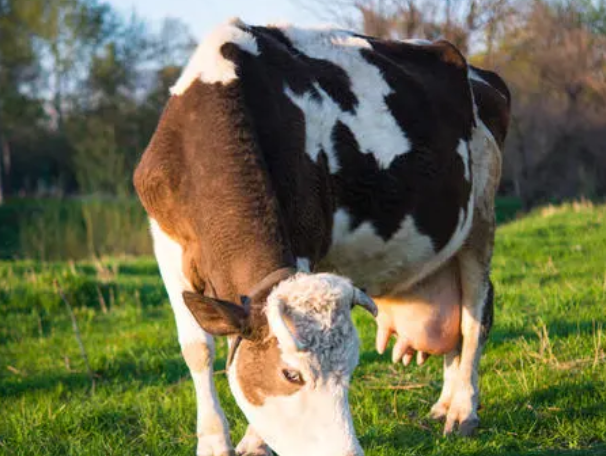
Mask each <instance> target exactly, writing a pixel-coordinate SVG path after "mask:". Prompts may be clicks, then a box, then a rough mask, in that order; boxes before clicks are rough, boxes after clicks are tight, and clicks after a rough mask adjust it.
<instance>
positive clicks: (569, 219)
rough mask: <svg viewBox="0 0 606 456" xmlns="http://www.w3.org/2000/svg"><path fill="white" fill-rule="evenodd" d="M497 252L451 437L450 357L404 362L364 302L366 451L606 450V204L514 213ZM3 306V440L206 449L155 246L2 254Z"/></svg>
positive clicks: (222, 384) (234, 414) (47, 446)
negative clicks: (54, 256)
mask: <svg viewBox="0 0 606 456" xmlns="http://www.w3.org/2000/svg"><path fill="white" fill-rule="evenodd" d="M493 265H494V267H493V279H494V282H495V290H496V301H495V302H496V309H495V326H494V328H493V332H492V334H491V338H490V342H489V343H488V345H487V347H486V349H485V356H484V357H483V359H482V365H481V372H482V380H481V389H482V410H481V411H480V418H481V420H482V423H481V429H480V430H479V433H478V435H477V436H476V437H475V438H473V439H462V438H456V437H451V438H444V437H442V425H441V424H440V423H434V422H432V421H431V420H429V419H428V418H427V417H426V416H427V413H428V412H429V408H430V407H431V404H432V403H433V402H434V401H435V400H436V399H437V397H438V395H439V391H440V386H441V360H440V359H439V358H430V360H429V361H428V362H427V363H426V365H425V366H423V367H417V366H414V367H408V368H404V367H403V366H401V365H397V366H394V365H392V364H391V363H390V360H389V355H388V354H386V355H383V356H379V355H378V354H377V353H376V352H375V351H374V350H373V339H374V331H375V325H374V323H373V322H372V319H371V318H369V317H367V315H366V313H365V312H363V311H359V310H356V311H355V320H356V323H357V327H358V329H359V332H360V335H361V339H362V352H361V359H360V366H359V367H358V369H357V370H356V373H355V378H354V379H353V382H352V388H351V406H352V411H353V416H354V420H355V425H356V429H357V431H358V435H359V437H360V441H361V443H362V446H363V447H364V449H365V450H366V454H367V456H392V455H394V456H395V455H423V456H425V455H483V456H484V455H568V454H570V455H572V454H574V455H581V454H587V455H605V454H606V443H605V442H606V355H605V350H604V346H605V345H606V344H605V342H606V341H605V339H606V336H605V335H604V324H605V323H606V206H596V207H594V206H592V205H589V204H574V205H565V206H561V207H550V208H544V209H540V210H537V211H535V212H533V213H531V214H530V215H528V216H526V217H524V218H522V219H519V220H516V221H513V222H510V223H508V224H506V225H503V226H501V227H500V228H499V230H498V233H497V247H496V253H495V258H494V263H493ZM55 279H56V280H57V281H58V283H59V285H60V287H61V288H62V290H63V291H64V292H65V294H66V296H67V299H68V301H69V302H70V304H71V306H72V307H73V308H74V313H75V316H76V319H77V323H78V326H79V330H80V333H81V334H82V341H83V343H84V346H85V350H86V353H87V356H88V359H89V362H90V366H91V368H92V370H93V371H94V375H93V378H94V383H95V386H94V390H93V388H92V387H91V383H92V382H91V378H90V376H89V375H88V373H87V369H86V365H85V362H84V361H83V357H82V355H81V352H80V349H79V346H78V343H77V339H76V336H75V334H74V330H73V328H72V324H71V320H70V317H69V313H68V309H67V307H66V305H65V304H64V303H63V301H62V300H61V298H60V297H59V295H58V292H57V290H56V287H55V285H54V281H55ZM0 315H1V316H0V454H19V455H26V454H32V455H40V454H45V455H69V454H73V455H86V454H91V455H100V454H104V455H111V454H116V455H124V454H132V455H144V454H147V455H171V456H172V455H181V454H182V455H193V454H194V447H195V440H196V437H195V431H194V429H195V402H194V390H193V385H192V383H191V381H190V380H189V375H188V371H187V368H186V366H185V364H184V362H183V361H182V359H181V355H180V352H179V346H178V343H177V338H176V330H175V325H174V322H173V318H172V313H171V310H170V307H169V305H168V301H167V299H166V296H165V293H164V290H163V287H162V284H161V281H160V278H159V275H158V272H157V269H156V265H155V262H154V261H153V259H151V258H138V259H130V260H129V259H125V260H115V259H110V260H106V261H103V262H97V263H38V262H31V261H19V262H0ZM224 359H225V344H224V343H221V344H220V349H219V359H218V360H217V361H216V363H215V368H216V370H217V374H216V379H217V384H218V389H219V392H220V396H221V398H222V402H223V406H224V409H225V411H226V414H227V416H228V417H229V420H230V423H231V425H232V435H233V437H234V440H235V441H237V440H238V438H239V437H240V436H242V434H243V432H244V429H245V422H244V419H243V416H242V414H241V413H240V411H239V410H238V408H237V407H236V405H235V403H234V401H233V399H232V398H231V395H230V393H229V388H228V385H227V381H226V378H225V375H224V372H223V371H222V369H223V368H224Z"/></svg>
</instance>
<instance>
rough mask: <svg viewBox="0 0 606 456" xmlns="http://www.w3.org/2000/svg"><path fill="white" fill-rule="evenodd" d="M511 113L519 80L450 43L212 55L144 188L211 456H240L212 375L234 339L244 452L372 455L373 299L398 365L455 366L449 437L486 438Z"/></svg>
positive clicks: (244, 40)
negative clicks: (486, 365)
mask: <svg viewBox="0 0 606 456" xmlns="http://www.w3.org/2000/svg"><path fill="white" fill-rule="evenodd" d="M508 115H509V93H508V90H507V88H506V86H505V84H504V83H503V82H502V80H501V79H500V78H499V77H498V76H497V75H495V74H493V73H490V72H486V71H482V70H479V69H475V68H472V67H470V66H469V65H468V64H467V62H466V61H465V59H464V58H463V56H462V55H461V54H460V52H459V51H458V50H457V49H456V48H455V47H453V46H452V45H451V44H449V43H448V42H445V41H439V42H435V43H428V42H419V41H415V42H402V41H385V40H379V39H375V38H371V37H367V36H361V35H357V34H354V33H351V32H347V31H342V30H334V29H301V28H296V27H291V26H281V27H255V26H250V25H247V24H244V23H242V22H241V21H239V20H234V21H231V22H229V23H228V24H225V25H222V26H220V27H218V28H217V29H216V30H215V31H214V32H213V33H212V34H211V35H210V36H208V38H207V39H205V40H204V42H203V43H202V44H200V46H199V47H198V49H197V50H196V52H195V54H194V55H193V57H192V59H191V61H190V63H189V64H188V66H187V67H186V68H185V70H184V72H183V74H182V76H181V78H180V79H179V80H178V82H177V83H176V85H175V86H174V87H173V88H172V96H171V98H170V100H169V102H168V105H167V106H166V109H165V111H164V114H163V116H162V119H161V121H160V124H159V126H158V128H157V131H156V133H155V135H154V137H153V138H152V140H151V143H150V145H149V147H148V148H147V150H146V151H145V153H144V154H143V156H142V158H141V162H140V164H139V165H138V167H137V170H136V172H135V176H134V182H135V186H136V189H137V192H138V194H139V196H140V198H141V201H142V203H143V205H144V206H145V208H146V210H147V212H148V213H149V216H150V219H151V230H152V235H153V238H154V249H155V254H156V257H157V260H158V264H159V267H160V271H161V274H162V278H163V280H164V283H165V285H166V288H167V291H168V294H169V297H170V302H171V304H172V307H173V310H174V313H175V318H176V323H177V328H178V333H179V342H180V344H181V347H182V351H183V355H184V358H185V361H186V363H187V365H188V366H189V368H190V370H191V374H192V377H193V380H194V384H195V388H196V395H197V401H198V428H197V431H198V448H197V452H198V454H199V455H204V456H218V455H231V454H233V452H234V450H233V446H232V443H231V440H230V437H229V430H228V426H227V422H226V420H225V416H224V414H223V412H222V410H221V407H220V405H219V402H218V399H217V394H216V391H215V388H214V385H213V380H212V378H213V377H212V365H213V359H214V343H213V336H219V335H225V336H229V341H230V357H229V358H230V359H229V365H228V376H229V382H230V386H231V389H232V392H233V394H234V396H235V398H236V400H237V403H238V405H239V406H240V408H241V409H242V410H243V412H244V414H245V415H246V417H247V419H248V420H249V422H250V426H249V429H248V431H247V433H246V435H245V437H244V439H243V441H242V442H241V443H240V444H239V445H238V447H237V449H236V451H237V454H255V455H259V454H268V452H269V450H268V448H267V445H269V446H270V447H271V448H272V449H273V450H274V451H276V452H277V453H278V454H280V455H286V456H303V455H304V456H309V455H314V456H345V455H361V454H363V453H362V450H361V448H360V445H359V443H358V441H357V438H356V436H355V431H354V429H353V425H352V418H351V414H350V411H349V405H348V398H347V396H348V394H347V392H348V384H349V380H350V377H351V374H352V371H353V370H354V367H355V366H356V364H357V362H358V351H359V343H358V339H357V335H356V331H355V328H354V327H353V324H352V321H351V308H352V306H353V305H354V304H360V305H362V306H363V307H365V308H366V309H368V310H369V311H370V312H372V313H373V314H376V313H377V307H375V303H374V302H373V301H372V300H371V299H370V298H369V297H368V295H371V296H373V298H374V299H375V302H376V303H377V304H378V310H379V311H378V316H377V323H378V331H377V348H378V350H379V351H380V352H382V351H383V350H384V349H385V347H386V345H387V342H388V339H389V338H390V337H391V336H392V335H396V336H397V340H396V343H395V346H394V349H393V360H394V361H395V362H399V361H400V360H403V362H404V364H408V363H409V362H410V360H411V358H412V356H413V354H414V353H415V352H416V353H417V360H418V362H419V363H421V362H423V361H424V359H425V358H426V357H427V355H428V354H445V380H444V389H443V391H442V394H441V396H440V398H439V400H438V402H437V403H436V404H435V405H434V407H433V408H432V415H433V416H434V417H436V418H446V429H445V430H446V432H451V431H452V430H453V428H454V426H455V425H458V427H459V431H460V432H461V433H463V434H468V433H470V432H471V431H472V430H473V429H474V428H475V427H476V426H477V424H478V416H477V406H478V375H477V366H478V362H479V358H480V352H481V345H482V342H483V339H484V337H485V335H486V333H487V331H488V329H489V326H490V322H491V320H492V287H491V284H490V280H489V270H490V260H491V255H492V247H493V239H494V229H495V222H494V194H495V189H496V187H497V184H498V181H499V177H500V164H501V159H500V149H501V147H502V145H503V141H504V139H505V134H506V130H507V124H508ZM320 271H330V273H326V272H324V273H322V272H320ZM335 273H338V274H341V275H335ZM343 276H345V277H348V278H347V279H346V278H344V277H343ZM353 284H355V286H354V285H353ZM356 287H363V288H364V289H365V290H367V293H368V295H367V294H365V293H364V292H362V291H360V290H361V289H360V288H356ZM266 444H267V445H266Z"/></svg>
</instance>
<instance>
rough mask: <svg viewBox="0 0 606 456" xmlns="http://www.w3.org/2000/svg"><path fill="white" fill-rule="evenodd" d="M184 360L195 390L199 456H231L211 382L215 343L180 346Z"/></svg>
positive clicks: (226, 429)
mask: <svg viewBox="0 0 606 456" xmlns="http://www.w3.org/2000/svg"><path fill="white" fill-rule="evenodd" d="M181 350H182V353H183V358H184V359H185V362H186V363H187V366H188V367H189V370H190V372H191V377H192V380H193V381H194V387H195V390H196V405H197V415H198V419H197V426H196V435H197V437H198V446H197V450H196V454H197V455H198V456H233V454H234V452H233V446H232V443H231V440H230V437H229V426H228V424H227V420H226V419H225V415H224V414H223V410H222V409H221V405H220V403H219V398H218V397H217V391H216V389H215V384H214V379H213V361H214V358H215V356H214V355H215V353H214V351H215V350H214V341H213V339H212V337H211V336H209V335H208V334H204V337H203V338H202V339H194V340H188V341H184V342H183V343H181Z"/></svg>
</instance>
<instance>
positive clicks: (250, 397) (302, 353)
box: [229, 274, 375, 456]
mask: <svg viewBox="0 0 606 456" xmlns="http://www.w3.org/2000/svg"><path fill="white" fill-rule="evenodd" d="M354 303H359V304H362V305H364V306H365V307H367V308H368V309H369V310H371V311H372V312H373V313H374V311H375V308H374V305H373V303H372V301H370V299H369V298H368V297H367V296H365V295H364V294H363V293H361V292H360V291H359V290H357V289H355V288H354V287H353V286H352V284H351V282H350V281H349V280H347V279H344V278H342V277H339V276H335V275H332V274H297V275H296V276H294V277H292V278H291V279H288V280H286V281H284V282H282V283H280V284H279V285H278V286H277V287H276V288H275V289H274V290H273V291H272V292H271V293H270V295H269V297H268V299H267V306H266V311H265V313H266V316H267V322H268V324H269V325H268V326H269V331H267V335H266V337H265V338H264V340H263V341H248V340H243V341H242V342H241V343H240V345H239V347H238V348H237V350H236V352H235V356H234V359H233V362H232V364H231V366H230V369H229V381H230V386H231V389H232V392H233V394H234V396H235V398H236V401H237V403H238V405H239V406H240V408H241V409H242V411H243V412H244V414H245V415H246V417H247V418H248V420H249V422H250V424H251V425H252V427H253V428H254V429H255V430H256V431H257V433H258V434H259V435H260V436H261V437H262V438H263V439H264V440H265V441H266V443H267V444H268V445H269V446H270V447H271V448H272V449H273V450H274V451H276V452H277V453H278V454H279V455H280V456H309V455H314V456H360V455H362V454H363V452H362V449H361V448H360V445H359V443H358V440H357V438H356V435H355V430H354V427H353V423H352V418H351V413H350V410H349V403H348V387H349V380H350V378H351V374H352V372H353V370H354V368H355V366H356V365H357V363H358V356H359V340H358V336H357V333H356V330H355V328H354V326H353V323H352V321H351V308H352V305H353V304H354Z"/></svg>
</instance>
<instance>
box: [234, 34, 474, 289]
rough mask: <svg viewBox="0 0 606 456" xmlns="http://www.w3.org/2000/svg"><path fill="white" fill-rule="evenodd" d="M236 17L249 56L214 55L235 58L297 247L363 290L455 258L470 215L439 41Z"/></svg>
mask: <svg viewBox="0 0 606 456" xmlns="http://www.w3.org/2000/svg"><path fill="white" fill-rule="evenodd" d="M239 26H240V27H244V29H245V30H246V31H247V33H250V34H251V35H252V36H254V38H255V41H256V44H257V46H258V50H259V52H258V53H257V54H256V55H253V54H251V53H249V52H247V51H246V50H243V49H242V48H240V47H238V46H237V45H227V46H226V47H225V48H224V52H223V54H224V55H225V56H226V58H229V59H232V61H234V62H238V65H239V68H240V73H239V74H240V78H241V81H242V84H243V88H244V92H245V94H246V95H245V96H246V99H247V107H248V109H249V113H250V116H251V119H252V121H253V122H254V124H255V128H256V131H257V135H258V141H259V144H260V147H261V150H262V151H263V153H264V155H265V157H266V161H267V163H268V167H269V171H270V174H271V179H272V182H273V184H274V186H275V188H276V194H277V198H278V199H279V200H280V203H281V208H282V213H283V215H284V223H285V225H286V226H287V229H288V232H289V235H290V239H291V241H292V244H293V250H294V252H295V255H296V256H297V257H300V258H305V259H308V260H309V261H310V262H311V263H312V264H317V263H319V262H320V260H322V263H323V265H322V267H324V268H330V269H337V270H339V271H340V272H342V273H344V274H346V275H348V276H350V277H352V278H353V279H354V280H360V283H363V284H365V285H367V286H370V287H372V286H373V283H376V284H382V285H383V284H384V283H386V282H390V281H393V280H400V278H401V277H402V275H407V274H408V273H412V272H413V271H415V270H418V269H419V267H420V266H421V265H423V264H425V263H427V262H428V261H430V260H432V259H436V258H437V257H438V256H442V257H444V258H447V257H448V256H450V255H452V253H454V252H455V251H456V250H457V249H458V248H459V247H460V245H461V243H462V242H463V241H464V239H465V237H466V235H467V232H468V230H469V227H470V224H471V218H472V217H471V213H472V211H473V199H472V198H471V190H472V189H471V187H472V185H471V169H470V166H471V164H470V160H469V154H470V152H469V144H470V141H471V136H472V131H473V124H474V117H473V104H472V96H471V90H470V84H469V79H468V72H467V63H466V62H465V60H464V58H463V57H462V56H461V54H460V53H459V52H458V51H457V50H456V49H455V48H454V47H453V46H452V45H450V44H449V43H447V42H438V43H434V44H412V43H402V42H392V41H380V40H375V39H372V38H369V37H363V36H358V35H354V34H352V33H349V32H344V31H338V30H323V29H321V30H303V29H297V28H293V27H283V28H271V27H269V28H267V27H248V26H244V25H242V24H240V25H239ZM438 260H439V258H438ZM371 281H372V282H373V283H370V282H371Z"/></svg>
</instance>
